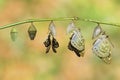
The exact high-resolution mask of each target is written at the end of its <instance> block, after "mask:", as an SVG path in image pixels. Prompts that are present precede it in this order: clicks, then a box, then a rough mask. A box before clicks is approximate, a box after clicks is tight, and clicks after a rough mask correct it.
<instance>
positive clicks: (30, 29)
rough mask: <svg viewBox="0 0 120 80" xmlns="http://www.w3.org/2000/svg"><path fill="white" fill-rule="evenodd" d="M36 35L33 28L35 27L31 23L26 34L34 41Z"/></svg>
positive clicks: (35, 30)
mask: <svg viewBox="0 0 120 80" xmlns="http://www.w3.org/2000/svg"><path fill="white" fill-rule="evenodd" d="M36 33H37V29H36V28H35V26H34V25H33V23H31V25H30V27H29V29H28V34H29V37H30V39H31V40H34V38H35V36H36Z"/></svg>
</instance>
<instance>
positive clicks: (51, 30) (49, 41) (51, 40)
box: [44, 21, 59, 53]
mask: <svg viewBox="0 0 120 80" xmlns="http://www.w3.org/2000/svg"><path fill="white" fill-rule="evenodd" d="M55 35H56V30H55V25H54V23H53V21H51V23H50V25H49V35H48V37H47V39H46V40H45V41H44V45H45V47H46V53H48V52H49V50H50V48H51V47H52V50H53V52H54V53H57V51H56V48H58V47H59V43H58V41H57V40H56V39H55ZM51 37H52V38H51Z"/></svg>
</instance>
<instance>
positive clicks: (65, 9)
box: [0, 0, 120, 80]
mask: <svg viewBox="0 0 120 80" xmlns="http://www.w3.org/2000/svg"><path fill="white" fill-rule="evenodd" d="M73 16H78V17H81V18H87V19H93V20H99V21H102V22H110V23H118V24H119V23H120V0H0V26H3V25H5V24H8V23H13V22H17V21H22V20H26V19H31V18H58V17H73ZM70 22H71V21H55V22H54V23H55V25H56V30H57V36H56V38H57V40H58V41H59V44H60V47H59V48H58V49H57V53H56V54H54V53H53V52H52V50H50V52H49V53H48V54H45V47H44V45H43V42H44V41H45V39H46V37H47V33H48V25H49V23H50V22H37V23H34V25H35V26H36V28H37V30H38V32H37V36H36V38H35V40H34V41H31V40H30V39H29V37H28V33H27V30H28V27H29V26H30V24H23V25H19V26H16V29H17V30H18V38H17V40H16V41H15V42H12V40H11V39H10V30H11V28H7V29H3V30H0V35H1V36H0V80H120V61H119V60H120V50H119V48H120V28H119V27H115V26H110V25H101V26H102V28H103V29H104V30H105V31H106V33H107V34H108V35H109V36H110V38H111V41H112V43H113V44H114V46H115V47H114V48H113V49H112V63H111V64H109V65H108V64H105V63H104V62H102V61H101V60H100V59H99V58H98V57H96V56H95V55H94V54H93V53H92V50H91V49H92V43H93V41H92V39H91V37H92V32H93V29H94V28H95V26H96V25H97V24H95V23H90V22H83V21H77V22H75V23H76V24H75V25H76V26H77V27H79V28H81V31H82V34H83V36H84V38H85V40H86V43H85V44H86V49H85V56H84V57H83V58H79V57H77V56H76V55H75V54H74V53H73V52H71V51H69V50H68V49H67V45H68V41H69V36H68V35H66V28H67V26H68V24H69V23H70Z"/></svg>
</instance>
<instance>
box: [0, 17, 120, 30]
mask: <svg viewBox="0 0 120 80" xmlns="http://www.w3.org/2000/svg"><path fill="white" fill-rule="evenodd" d="M65 20H76V21H78V20H79V21H86V22H92V23H99V24H105V25H112V26H117V27H120V25H119V24H112V23H107V22H100V21H96V20H91V19H82V18H79V17H71V18H49V19H28V20H25V21H21V22H15V23H11V24H8V25H4V26H1V27H0V30H1V29H5V28H9V27H13V26H17V25H21V24H25V23H31V22H45V21H65Z"/></svg>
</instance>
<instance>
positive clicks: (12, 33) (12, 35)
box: [10, 28, 18, 41]
mask: <svg viewBox="0 0 120 80" xmlns="http://www.w3.org/2000/svg"><path fill="white" fill-rule="evenodd" d="M17 34H18V32H17V30H16V29H15V28H12V29H11V32H10V35H11V39H12V41H15V40H16V39H17Z"/></svg>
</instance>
